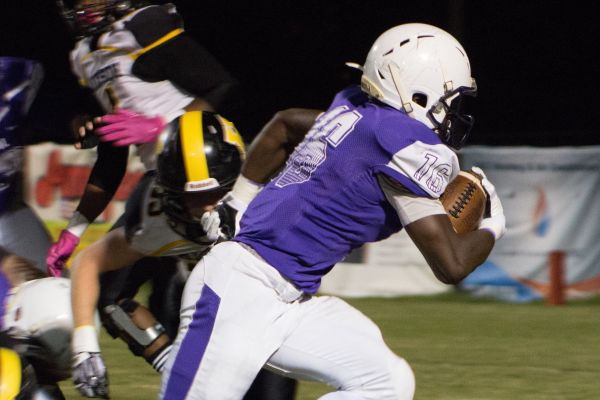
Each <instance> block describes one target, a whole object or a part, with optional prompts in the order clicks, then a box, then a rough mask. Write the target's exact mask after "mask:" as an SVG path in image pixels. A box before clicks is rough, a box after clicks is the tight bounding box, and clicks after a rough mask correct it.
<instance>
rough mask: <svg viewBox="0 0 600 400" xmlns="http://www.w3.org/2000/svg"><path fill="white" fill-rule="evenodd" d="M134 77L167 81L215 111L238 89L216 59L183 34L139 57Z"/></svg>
mask: <svg viewBox="0 0 600 400" xmlns="http://www.w3.org/2000/svg"><path fill="white" fill-rule="evenodd" d="M133 73H134V74H135V75H137V76H139V77H140V78H142V79H144V80H148V81H157V80H169V81H171V82H172V83H173V84H174V85H176V86H177V87H179V88H181V89H182V90H184V91H186V92H188V93H191V94H192V95H194V96H196V97H201V98H203V99H204V100H206V101H207V102H208V103H210V104H211V105H212V106H213V107H214V108H215V109H217V110H218V109H220V108H221V106H222V105H223V103H225V102H226V101H228V99H229V98H230V97H231V96H232V95H233V94H234V93H235V91H236V90H237V89H238V82H237V81H236V80H235V79H234V78H233V77H232V76H231V75H230V74H229V73H228V72H227V71H226V70H225V68H223V66H222V65H221V64H220V63H219V62H218V61H217V60H216V59H215V57H213V56H212V55H211V54H210V53H209V52H208V51H207V50H206V49H204V48H203V47H202V46H200V45H199V44H198V43H196V42H195V41H194V40H193V39H192V38H191V37H189V36H188V35H186V34H185V33H182V34H180V35H178V36H177V37H175V38H173V39H171V40H169V41H168V42H166V43H165V44H163V45H161V46H158V47H156V48H155V49H152V51H149V52H148V53H145V54H143V55H142V56H141V57H139V58H138V59H137V60H136V62H135V64H134V65H133Z"/></svg>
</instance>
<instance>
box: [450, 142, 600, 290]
mask: <svg viewBox="0 0 600 400" xmlns="http://www.w3.org/2000/svg"><path fill="white" fill-rule="evenodd" d="M460 156H461V159H462V163H461V165H462V168H463V169H467V168H470V167H471V166H473V165H477V166H479V167H481V168H482V169H483V170H484V171H485V173H486V175H487V176H488V177H489V178H490V180H491V181H492V182H493V183H494V185H495V186H496V189H497V191H498V194H499V196H500V199H501V200H502V204H503V206H504V211H505V214H506V219H507V228H508V232H507V234H506V235H505V236H504V237H503V238H502V240H500V241H498V243H497V244H496V246H495V247H494V250H493V251H492V253H491V255H490V257H489V258H488V260H487V262H486V263H484V264H483V265H482V266H481V267H479V268H478V269H477V270H476V271H475V272H473V273H472V274H471V275H470V276H468V277H467V278H466V279H465V280H464V281H463V283H462V285H463V287H464V288H467V289H470V290H473V291H474V293H475V294H479V295H484V294H485V295H493V296H495V297H498V298H501V299H505V300H509V301H516V302H524V301H529V300H534V299H539V298H542V297H544V296H546V295H547V294H548V292H549V288H550V284H551V282H550V279H549V268H548V266H549V256H550V253H552V252H554V251H559V252H563V253H564V272H563V275H564V278H563V279H564V282H563V284H564V290H565V295H566V297H567V298H569V297H570V298H573V297H580V296H586V295H591V294H597V293H600V246H599V245H598V238H599V237H600V190H598V188H599V187H600V146H585V147H554V148H537V147H486V146H472V147H467V148H465V149H464V150H462V151H461V154H460Z"/></svg>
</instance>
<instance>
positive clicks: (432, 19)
mask: <svg viewBox="0 0 600 400" xmlns="http://www.w3.org/2000/svg"><path fill="white" fill-rule="evenodd" d="M174 3H175V4H176V5H177V8H178V10H179V11H180V13H181V14H182V15H183V18H184V21H185V26H186V30H187V31H188V33H190V34H191V35H192V36H193V37H195V38H196V39H197V40H198V41H199V42H200V43H202V44H203V45H204V46H205V47H206V48H208V49H209V51H211V52H212V53H213V54H214V55H215V56H216V57H217V58H218V59H219V60H220V61H221V62H222V63H223V64H224V65H225V67H226V68H227V69H228V70H229V71H230V72H231V73H232V74H233V75H234V76H235V77H236V78H237V79H238V80H239V81H240V82H241V84H242V89H243V90H242V92H243V93H242V100H243V104H245V105H246V106H245V107H244V108H243V109H238V110H237V111H235V112H234V114H235V115H229V116H228V117H229V118H230V119H232V120H234V122H236V125H237V126H238V128H239V129H240V130H241V131H242V133H243V134H244V136H245V137H246V138H247V139H250V138H252V137H253V135H254V134H256V132H257V130H258V129H259V128H260V126H262V125H263V124H264V123H265V122H266V121H267V120H268V119H269V118H270V116H271V115H272V114H273V113H274V112H276V111H277V110H280V109H283V108H286V107H311V108H325V107H327V105H328V104H329V102H330V101H331V100H332V98H333V96H334V94H335V93H336V92H337V91H338V90H340V89H342V88H343V87H345V86H346V85H348V84H351V83H358V82H359V78H360V74H359V73H358V72H355V71H353V70H350V69H348V68H346V67H344V62H345V61H355V62H359V63H361V64H362V63H363V61H364V59H365V56H366V54H367V52H368V50H369V48H370V46H371V44H372V43H373V41H374V40H375V39H376V38H377V36H378V35H379V34H380V33H382V32H384V31H385V30H386V29H388V28H390V27H392V26H394V25H398V24H401V23H406V22H424V23H430V24H434V25H438V26H440V27H441V28H443V29H446V30H447V31H449V32H450V33H452V34H454V35H455V36H456V37H457V38H458V39H459V40H460V41H461V43H462V44H463V46H464V48H465V49H466V51H467V53H468V55H469V57H470V60H471V66H472V72H473V76H474V77H475V78H476V80H477V84H478V88H479V95H478V99H477V102H476V109H475V110H474V115H475V118H476V124H475V128H474V131H473V133H472V136H471V140H470V141H469V142H470V143H471V144H488V145H535V146H548V145H554V146H556V145H587V144H600V129H599V128H598V126H597V125H595V122H596V120H597V119H598V117H597V116H598V115H599V114H600V108H599V107H598V106H600V102H599V101H598V95H599V94H598V92H599V91H600V82H599V81H600V77H599V76H600V66H599V64H598V62H597V61H596V58H599V57H598V54H597V53H599V49H600V28H598V25H600V23H599V22H598V21H597V17H596V13H594V12H592V4H593V3H592V2H591V1H589V2H588V1H575V0H572V1H568V2H567V1H550V0H545V1H542V0H529V1H527V0H522V1H502V2H495V1H494V2H492V1H484V0H479V1H477V0H471V1H469V0H464V1H462V0H459V1H457V0H455V1H452V0H445V1H444V0H439V1H433V0H419V1H412V2H408V1H398V0H396V1H387V0H362V1H351V0H320V1H312V0H311V1H302V2H300V1H286V0H280V1H275V0H273V1H261V0H252V1H235V2H231V1H225V0H221V1H205V0H188V1H175V2H174ZM0 7H1V8H0V11H1V15H0V18H1V20H0V30H1V31H0V32H1V34H2V35H1V38H0V54H2V55H15V56H26V57H31V58H36V59H38V60H40V61H41V62H42V63H43V64H44V66H45V69H46V80H45V84H44V87H43V92H42V94H41V97H40V98H41V99H44V101H45V102H47V104H48V106H47V107H46V108H47V109H48V110H50V111H49V112H52V111H51V110H52V108H53V107H71V106H73V105H74V104H77V99H78V93H79V92H78V89H77V85H76V82H75V79H74V78H73V76H72V75H71V73H70V71H69V65H68V60H67V59H68V51H69V49H70V47H71V46H72V39H71V37H70V35H69V33H68V31H67V29H66V27H65V26H64V25H63V23H62V21H61V20H60V18H59V16H58V13H57V12H56V8H55V7H54V2H53V1H52V0H2V4H1V6H0ZM48 99H50V100H48Z"/></svg>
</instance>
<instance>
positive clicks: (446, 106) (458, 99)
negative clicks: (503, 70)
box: [427, 80, 477, 150]
mask: <svg viewBox="0 0 600 400" xmlns="http://www.w3.org/2000/svg"><path fill="white" fill-rule="evenodd" d="M475 96H477V87H476V85H475V81H474V80H473V86H472V87H466V86H461V87H458V88H456V89H454V90H450V91H448V92H447V93H446V94H445V95H443V96H442V97H440V99H439V100H438V102H437V103H436V104H435V105H433V106H432V107H431V108H430V109H429V110H428V111H427V117H428V118H429V120H430V121H431V122H432V124H433V125H434V130H435V132H436V133H437V134H438V135H439V136H440V138H441V139H442V142H444V143H445V144H447V145H448V146H450V147H452V148H453V149H455V150H459V149H460V148H461V147H462V146H463V145H464V144H465V142H466V140H467V138H468V137H469V134H470V133H471V129H472V128H473V124H474V122H475V119H474V118H473V116H472V115H470V114H468V112H469V109H470V108H471V107H470V104H469V103H470V99H472V98H474V97H475ZM440 117H442V118H441V120H440Z"/></svg>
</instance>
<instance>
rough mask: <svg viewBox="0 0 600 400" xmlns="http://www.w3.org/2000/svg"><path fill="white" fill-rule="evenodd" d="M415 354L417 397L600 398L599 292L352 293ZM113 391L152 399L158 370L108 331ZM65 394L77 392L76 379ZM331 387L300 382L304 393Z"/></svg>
mask: <svg viewBox="0 0 600 400" xmlns="http://www.w3.org/2000/svg"><path fill="white" fill-rule="evenodd" d="M349 302H350V303H351V304H353V305H354V306H355V307H357V308H359V309H360V310H362V311H363V312H364V313H365V314H367V315H369V316H370V317H371V318H372V319H373V320H374V321H375V322H376V323H377V324H378V325H379V326H380V327H381V330H382V331H383V334H384V337H385V339H386V341H387V343H388V344H389V346H390V347H391V348H392V349H393V350H394V351H395V352H396V353H397V354H399V355H401V356H403V357H404V358H406V359H407V360H408V362H409V363H410V364H411V366H412V368H413V369H414V372H415V375H416V378H417V392H416V396H415V399H417V400H429V399H445V400H468V399H472V400H487V399H494V400H496V399H502V400H509V399H510V400H513V399H519V400H520V399H526V400H567V399H568V400H579V399H581V400H592V399H600V298H594V299H591V300H586V301H577V302H571V303H569V304H568V305H566V306H560V307H548V306H545V305H544V304H541V303H534V304H522V305H514V304H505V303H498V302H495V301H490V300H476V299H473V298H471V297H469V296H467V295H465V294H458V293H452V294H446V295H442V296H435V297H412V298H397V299H353V300H349ZM102 348H103V352H104V357H105V360H106V363H107V366H108V369H109V378H110V383H111V397H112V398H113V399H116V400H121V399H154V398H156V393H157V390H158V385H159V378H158V375H156V374H155V373H154V372H153V371H152V370H151V369H150V367H149V366H147V365H146V364H145V363H144V362H143V361H142V360H141V359H139V358H135V357H133V356H131V355H130V353H129V352H128V351H127V349H126V348H125V346H124V345H123V344H122V343H121V342H119V341H115V340H112V339H108V338H106V337H103V338H102ZM62 386H63V388H64V389H65V394H66V397H67V399H77V398H79V397H78V396H77V395H76V393H75V391H74V390H73V388H72V385H71V384H70V382H65V383H64V384H63V385H62ZM328 391H329V390H328V388H327V387H326V386H324V385H322V384H320V383H304V382H303V383H301V384H300V387H299V391H298V396H297V400H308V399H316V398H318V397H319V396H320V395H322V394H324V393H327V392H328Z"/></svg>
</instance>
